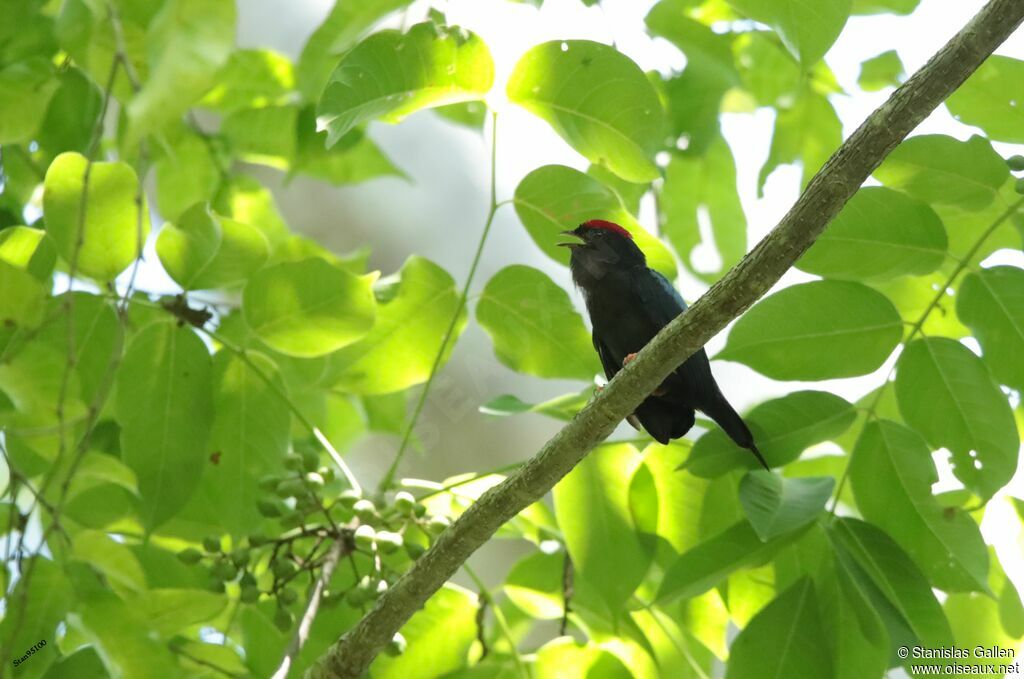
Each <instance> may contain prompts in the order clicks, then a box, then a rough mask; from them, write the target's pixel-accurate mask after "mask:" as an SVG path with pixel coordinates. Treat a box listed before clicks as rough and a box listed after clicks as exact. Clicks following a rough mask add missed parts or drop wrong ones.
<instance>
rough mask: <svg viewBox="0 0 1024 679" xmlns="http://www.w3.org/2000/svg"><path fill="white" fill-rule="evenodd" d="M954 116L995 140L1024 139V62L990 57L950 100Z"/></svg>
mask: <svg viewBox="0 0 1024 679" xmlns="http://www.w3.org/2000/svg"><path fill="white" fill-rule="evenodd" d="M946 106H947V107H948V108H949V112H950V113H952V114H953V117H954V118H956V119H957V120H959V121H960V122H962V123H964V124H967V125H975V126H977V127H980V128H981V129H983V130H985V132H986V134H988V136H989V138H990V139H992V140H993V141H1005V142H1010V143H1014V144H1019V143H1021V142H1024V61H1021V60H1019V59H1012V58H1010V57H1004V56H1000V55H994V56H991V57H989V58H988V59H986V60H985V61H984V63H982V65H981V66H980V67H979V68H978V70H977V71H975V72H974V73H973V74H972V75H971V77H970V78H968V79H967V81H966V82H965V83H964V84H963V85H961V86H960V87H959V88H958V89H957V90H956V91H955V92H953V94H951V95H950V97H949V99H947V100H946Z"/></svg>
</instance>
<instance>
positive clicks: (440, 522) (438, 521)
mask: <svg viewBox="0 0 1024 679" xmlns="http://www.w3.org/2000/svg"><path fill="white" fill-rule="evenodd" d="M451 523H452V522H451V521H450V520H449V519H448V517H447V516H432V517H430V521H429V522H427V532H428V533H430V534H431V535H440V534H441V533H443V532H444V530H445V528H447V527H448V526H450V525H451Z"/></svg>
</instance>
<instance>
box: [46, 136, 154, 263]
mask: <svg viewBox="0 0 1024 679" xmlns="http://www.w3.org/2000/svg"><path fill="white" fill-rule="evenodd" d="M86 176H88V180H89V181H88V188H87V189H86V187H85V178H86ZM138 187H139V181H138V179H137V178H136V176H135V171H134V170H133V169H132V168H131V166H130V165H128V164H127V163H121V162H117V163H91V164H90V163H89V161H88V160H86V158H85V157H84V156H82V155H80V154H78V153H62V154H61V155H59V156H57V157H56V158H55V159H54V161H53V163H51V164H50V167H49V168H48V169H47V171H46V180H45V182H44V184H43V216H44V219H45V222H46V232H47V233H48V234H50V238H52V239H53V241H54V243H55V244H56V246H57V252H58V253H59V254H60V256H61V257H63V258H64V261H66V262H68V263H69V264H73V265H74V270H75V271H76V272H77V273H79V274H83V275H86V276H89V277H91V278H95V279H97V280H99V281H101V282H104V283H105V282H108V281H112V280H113V279H114V278H116V277H117V275H118V274H119V273H121V271H123V270H124V269H125V268H126V267H127V266H128V265H129V264H131V263H132V261H133V260H134V259H135V258H136V257H137V256H138V255H139V254H141V252H142V245H143V244H144V243H145V242H146V236H147V235H148V234H149V211H148V210H147V209H146V208H145V206H144V205H143V206H142V207H138V206H136V204H135V198H136V194H137V193H138ZM83 193H84V194H85V195H84V196H83ZM83 200H84V202H85V205H84V209H83V205H82V203H83ZM140 211H141V214H140ZM79 245H80V247H79Z"/></svg>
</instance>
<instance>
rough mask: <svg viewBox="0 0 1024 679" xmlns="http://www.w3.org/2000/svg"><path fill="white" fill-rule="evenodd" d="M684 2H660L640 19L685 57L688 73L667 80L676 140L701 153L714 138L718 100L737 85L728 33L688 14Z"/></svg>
mask: <svg viewBox="0 0 1024 679" xmlns="http://www.w3.org/2000/svg"><path fill="white" fill-rule="evenodd" d="M691 9H692V4H691V3H690V2H688V0H662V1H661V2H659V3H657V4H656V5H654V7H653V8H652V9H651V12H650V13H649V14H648V15H647V17H646V19H645V20H644V21H645V23H646V24H647V28H648V30H649V31H650V32H651V34H652V35H655V36H658V37H662V38H665V39H667V40H669V41H670V42H672V44H673V45H675V46H676V47H678V48H679V49H680V50H681V51H682V52H683V54H684V55H686V69H685V70H684V71H683V72H682V74H680V75H678V76H676V77H673V78H671V79H669V80H668V81H666V82H665V85H664V87H665V95H666V98H667V100H668V101H667V103H668V108H669V117H670V119H671V123H672V135H673V137H674V138H679V137H680V136H682V137H684V138H685V140H686V144H687V149H688V150H690V151H691V152H694V153H698V154H700V153H704V152H705V151H706V149H707V147H708V144H709V143H711V142H712V141H714V140H715V139H716V138H717V137H718V136H719V134H718V131H719V122H718V114H719V109H720V107H721V102H722V97H723V96H724V95H725V93H726V91H728V90H729V89H730V88H731V87H733V86H734V85H736V84H737V82H738V80H739V76H738V74H737V72H736V68H735V66H734V65H733V55H732V51H731V42H732V39H733V36H732V34H724V35H723V34H719V33H716V32H714V31H712V29H711V27H710V26H707V25H705V24H703V23H701V22H699V21H697V20H695V19H692V18H690V17H689V16H688V14H689V12H690V11H691Z"/></svg>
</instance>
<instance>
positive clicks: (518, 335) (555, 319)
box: [476, 264, 600, 381]
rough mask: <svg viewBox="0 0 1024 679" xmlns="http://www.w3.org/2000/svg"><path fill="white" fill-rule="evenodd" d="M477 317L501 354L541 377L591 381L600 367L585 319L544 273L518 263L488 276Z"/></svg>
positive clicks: (511, 363)
mask: <svg viewBox="0 0 1024 679" xmlns="http://www.w3.org/2000/svg"><path fill="white" fill-rule="evenodd" d="M476 316H477V320H478V321H479V322H480V326H481V327H482V328H483V329H484V330H486V331H487V334H488V335H490V336H491V340H492V341H493V342H494V353H495V354H497V356H498V359H499V360H500V361H501V362H502V363H504V364H505V365H507V366H508V367H510V368H512V369H513V370H516V371H518V372H521V373H526V374H528V375H536V376H537V377H562V378H569V379H581V380H588V381H589V380H592V379H593V377H594V375H595V374H596V373H597V372H598V371H599V370H600V366H599V364H598V362H597V358H596V354H595V353H594V349H593V346H592V345H591V342H590V333H589V332H587V328H586V326H584V325H583V319H582V318H581V317H580V315H579V314H578V313H576V310H575V309H574V308H573V306H572V301H571V300H570V299H569V295H568V294H566V292H565V290H562V288H560V287H558V286H557V285H556V284H555V283H554V281H552V280H551V279H550V278H548V277H547V275H545V274H544V273H543V272H541V271H539V270H537V269H534V268H533V267H529V266H523V265H520V264H514V265H512V266H508V267H505V268H504V269H502V270H501V271H499V272H498V273H496V274H495V275H494V277H493V278H491V280H489V281H487V285H486V286H484V290H483V293H482V294H481V296H480V301H479V302H477V307H476Z"/></svg>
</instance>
